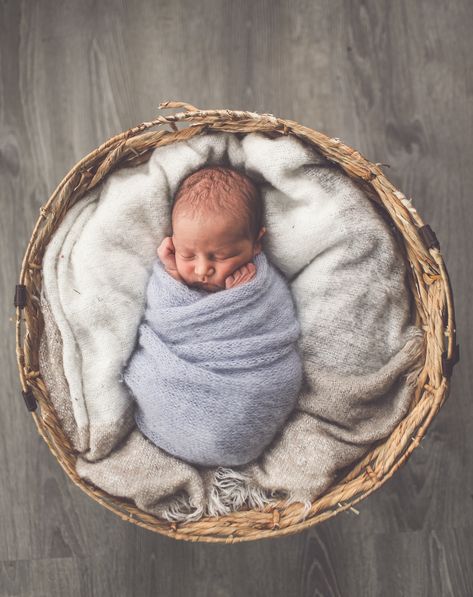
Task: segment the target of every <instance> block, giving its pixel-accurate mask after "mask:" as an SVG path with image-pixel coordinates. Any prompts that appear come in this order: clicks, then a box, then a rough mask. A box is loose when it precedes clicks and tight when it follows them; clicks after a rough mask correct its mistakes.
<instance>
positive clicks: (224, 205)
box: [171, 166, 263, 239]
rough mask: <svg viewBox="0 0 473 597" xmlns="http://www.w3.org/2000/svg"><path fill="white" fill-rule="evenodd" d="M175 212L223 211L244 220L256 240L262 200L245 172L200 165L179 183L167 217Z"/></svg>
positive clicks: (192, 213)
mask: <svg viewBox="0 0 473 597" xmlns="http://www.w3.org/2000/svg"><path fill="white" fill-rule="evenodd" d="M178 211H179V213H180V214H181V215H182V214H184V213H185V214H188V215H192V216H197V215H206V216H207V215H211V214H221V213H222V212H226V213H227V214H228V215H231V216H233V217H234V218H235V219H238V220H240V221H243V220H245V224H246V226H247V227H248V234H249V236H250V237H251V238H253V239H256V238H257V236H258V232H259V230H260V228H261V226H262V220H263V201H262V198H261V193H260V190H259V188H258V186H257V185H256V184H255V183H254V182H253V181H252V180H251V179H250V178H249V177H248V176H247V175H245V174H243V173H241V172H239V171H238V170H236V169H234V168H229V167H226V166H210V167H205V168H201V169H200V170H197V171H196V172H193V173H192V174H190V175H189V176H188V177H187V178H185V179H184V180H183V181H182V183H181V184H180V186H179V188H178V190H177V192H176V195H175V197H174V201H173V205H172V211H171V218H173V216H174V215H175V214H176V213H177V212H178Z"/></svg>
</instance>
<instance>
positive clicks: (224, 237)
mask: <svg viewBox="0 0 473 597" xmlns="http://www.w3.org/2000/svg"><path fill="white" fill-rule="evenodd" d="M171 218H172V228H173V235H172V237H170V236H167V237H165V238H164V240H163V242H162V243H161V245H160V246H159V248H158V257H159V258H160V260H161V261H162V263H163V265H164V267H165V269H166V271H167V272H168V273H169V274H170V275H171V276H172V277H173V278H174V279H175V280H178V281H181V282H184V283H185V284H187V285H188V286H190V287H191V288H201V289H203V290H206V291H207V292H218V291H220V290H224V289H228V288H233V287H234V286H238V285H239V284H244V283H245V282H248V281H249V280H250V279H251V278H252V277H253V276H254V275H255V272H256V267H255V264H254V263H253V261H252V259H253V257H254V256H255V255H257V254H258V253H259V252H260V251H261V242H260V241H261V238H262V237H263V235H264V234H265V232H266V229H265V228H264V227H263V226H261V219H262V204H261V200H260V197H259V193H258V190H257V188H256V187H255V186H254V184H253V183H252V182H251V181H250V179H249V178H248V177H246V176H243V175H241V174H240V173H238V172H236V171H234V170H232V169H230V168H203V169H201V170H198V171H197V172H195V173H194V174H192V175H191V176H189V177H188V178H187V179H186V180H185V181H184V182H183V184H182V185H181V187H180V188H179V191H178V193H177V195H176V198H175V200H174V205H173V209H172V214H171Z"/></svg>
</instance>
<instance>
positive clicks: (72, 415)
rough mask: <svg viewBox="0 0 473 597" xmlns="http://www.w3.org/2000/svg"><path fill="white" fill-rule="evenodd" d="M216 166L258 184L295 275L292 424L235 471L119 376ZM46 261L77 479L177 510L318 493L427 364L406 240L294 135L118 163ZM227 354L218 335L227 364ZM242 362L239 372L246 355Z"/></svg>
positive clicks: (285, 269)
mask: <svg viewBox="0 0 473 597" xmlns="http://www.w3.org/2000/svg"><path fill="white" fill-rule="evenodd" d="M212 164H228V165H231V166H233V167H235V168H238V169H240V170H241V171H243V172H245V173H247V174H250V175H252V176H253V177H254V178H255V179H256V180H257V181H258V182H261V191H262V195H263V200H264V207H265V214H264V225H265V227H266V228H267V234H266V235H265V237H264V239H263V250H264V253H265V254H266V255H267V257H268V260H269V261H270V263H272V264H274V265H275V266H276V267H277V269H278V270H279V271H280V272H281V273H282V275H283V276H285V278H286V280H288V281H289V284H290V291H291V294H292V297H293V299H294V304H295V309H296V313H297V317H298V321H299V324H300V327H301V337H300V339H299V342H298V350H299V354H300V355H301V357H302V362H303V374H304V375H303V383H302V387H301V391H300V392H299V396H298V400H297V404H296V406H295V408H294V409H293V411H292V412H291V413H290V414H289V416H288V418H287V420H286V422H285V423H284V425H283V428H282V430H281V431H280V432H279V433H277V434H276V436H275V438H274V440H273V441H272V442H271V443H270V444H269V445H268V446H267V448H266V449H265V450H264V451H263V453H262V454H261V456H260V457H259V458H257V459H256V460H253V461H251V462H249V463H247V464H243V465H240V466H233V467H231V468H230V467H228V466H227V467H222V466H219V467H202V468H201V467H200V466H199V465H192V464H189V463H186V462H184V461H183V460H181V459H179V458H176V457H174V456H172V455H170V454H168V453H167V452H166V451H164V450H162V449H161V448H159V447H158V446H156V445H154V444H153V443H152V442H151V441H149V440H148V439H147V438H146V437H144V436H143V434H142V432H141V431H140V430H139V429H138V428H137V427H136V423H135V421H134V417H133V414H134V411H135V404H134V401H133V398H132V395H131V392H130V390H129V389H128V388H127V387H126V384H125V383H124V382H123V379H122V378H121V373H122V372H123V368H124V367H125V365H126V363H127V362H128V360H129V359H130V356H131V355H132V352H133V350H134V347H135V345H136V339H137V332H138V328H139V324H140V322H141V321H142V318H143V315H144V314H145V304H146V300H145V299H146V288H147V284H148V281H149V278H150V276H151V274H152V271H153V264H154V262H155V260H156V247H157V246H159V243H160V242H161V240H162V239H163V238H164V236H166V235H168V234H169V233H170V229H169V223H170V208H171V200H172V197H173V196H174V194H175V192H176V190H177V188H178V186H179V184H180V182H181V181H182V180H183V179H184V178H185V177H186V176H187V175H189V174H191V173H192V172H194V171H195V170H197V169H199V168H201V167H203V166H206V165H212ZM42 272H43V287H42V296H41V309H42V313H43V315H44V319H45V328H44V334H43V336H42V339H41V345H40V353H39V358H40V371H41V373H42V375H43V376H44V379H45V382H46V384H47V387H48V389H49V392H50V396H51V400H52V403H53V405H54V407H55V409H56V411H57V413H58V417H59V418H60V421H61V423H62V424H63V427H64V430H65V431H66V433H67V434H68V436H69V438H70V439H71V442H72V444H73V446H74V448H75V449H76V450H77V452H78V454H79V455H78V458H77V462H76V471H77V473H78V475H79V476H80V477H82V478H83V479H86V480H87V481H89V482H91V483H93V484H95V485H97V486H98V487H100V488H101V489H103V490H104V491H107V492H109V493H110V494H112V495H116V496H120V497H124V498H128V499H130V500H133V501H134V502H135V503H136V504H137V505H138V506H139V507H140V508H142V509H143V510H145V511H147V512H150V513H152V514H156V515H158V516H161V517H163V518H167V519H169V520H182V521H185V520H191V519H194V520H195V519H198V518H199V517H200V516H202V515H203V514H210V515H214V514H226V513H228V512H231V511H233V510H238V509H239V508H241V507H244V506H249V507H254V506H260V505H263V504H265V503H268V502H271V501H273V496H274V493H275V492H276V493H279V496H278V497H280V496H287V497H288V499H289V501H302V502H305V503H306V505H310V501H311V500H313V499H315V497H317V496H318V495H320V494H321V493H322V492H324V491H325V490H326V489H327V488H328V487H330V486H331V485H332V484H333V482H334V480H335V479H336V478H337V476H338V475H339V474H341V471H343V469H344V468H345V467H347V466H349V465H352V464H353V463H354V462H355V461H357V460H358V459H360V458H362V457H363V456H364V454H365V453H366V452H367V450H369V449H370V447H371V446H372V445H373V442H376V441H378V440H381V439H383V438H385V437H387V436H388V435H389V434H390V433H391V431H392V430H393V429H394V428H395V426H396V425H397V424H398V423H399V422H400V421H401V420H402V418H403V417H404V416H405V415H406V413H407V412H408V410H409V406H410V404H411V402H412V398H413V395H414V390H415V387H416V379H417V376H418V374H419V372H420V370H421V368H422V366H423V360H424V359H423V357H424V342H423V339H424V332H423V331H422V330H421V329H419V328H417V327H416V326H415V325H414V324H413V322H412V317H411V314H412V310H411V302H410V296H409V291H408V288H407V284H406V265H405V263H404V261H403V259H402V255H401V252H400V250H399V247H398V246H397V241H396V238H395V237H394V235H393V234H392V232H391V230H390V229H389V226H388V225H387V223H386V222H385V221H384V219H383V218H382V217H381V215H380V213H379V212H378V210H377V209H375V208H374V206H373V205H372V203H371V202H370V200H369V199H368V198H367V197H366V196H365V195H364V193H363V192H362V191H361V189H360V188H359V187H358V186H357V185H356V184H355V183H354V182H352V181H351V180H350V179H349V178H348V177H347V176H346V175H345V174H344V173H343V172H342V171H341V170H340V169H338V168H336V167H334V165H333V164H331V163H329V162H328V161H326V160H325V159H324V158H323V157H322V156H320V155H319V154H318V153H317V152H316V151H315V150H314V149H313V148H311V147H308V146H307V145H305V144H303V143H302V142H299V141H298V140H297V139H296V138H294V137H293V136H291V135H287V136H286V135H285V136H281V137H278V138H275V139H270V138H268V137H265V135H263V134H260V133H249V134H247V135H245V136H243V137H241V138H240V137H237V136H236V135H233V134H231V133H212V134H205V135H198V136H195V137H193V138H192V139H189V140H188V141H182V142H179V143H175V144H172V145H169V146H164V147H158V148H157V149H155V150H154V151H153V153H152V155H151V157H150V159H149V161H148V162H147V163H145V164H141V165H139V166H137V167H136V168H125V169H120V170H117V171H114V172H113V173H112V174H110V175H109V176H108V177H107V179H106V180H105V181H104V182H103V183H102V184H101V185H100V186H99V187H97V188H96V189H94V190H93V191H91V192H90V193H87V195H86V196H85V197H83V198H82V199H81V200H80V201H79V202H78V203H77V204H76V205H74V206H73V207H72V208H71V209H69V210H68V212H67V213H66V215H65V217H64V219H63V221H62V222H61V224H60V226H59V228H58V230H57V231H56V233H55V234H54V236H53V237H52V238H51V240H50V242H49V244H48V246H47V248H46V252H45V255H44V260H43V268H42ZM272 311H273V308H272V307H271V308H270V309H269V310H268V312H267V315H268V318H270V317H271V315H272ZM176 314H177V310H176ZM168 316H169V317H168V319H167V321H168V323H169V325H170V326H171V327H172V326H173V325H174V322H173V320H172V314H171V313H168ZM191 323H192V325H191ZM196 324H197V322H195V321H192V320H190V323H189V325H188V326H187V327H183V328H182V332H183V333H184V332H186V333H187V334H188V335H192V334H193V333H194V330H195V329H196V328H195V327H194V326H195V325H196ZM214 327H215V330H216V331H217V332H219V325H218V320H217V322H216V324H215V326H214ZM150 337H151V336H150ZM211 344H212V343H211V342H210V344H207V345H206V344H204V343H202V344H199V345H197V344H196V345H189V343H188V342H182V343H180V345H179V347H180V351H181V352H180V357H181V358H195V359H199V358H202V355H204V361H205V353H206V352H207V349H208V348H209V347H210V346H211ZM189 347H190V348H189ZM199 350H201V351H202V354H200V353H199V352H198V351H199ZM230 351H231V347H230V344H226V343H225V342H223V341H221V342H220V343H219V351H218V353H217V354H216V355H215V357H216V358H215V362H216V363H217V365H218V364H219V361H218V359H220V358H223V359H225V358H227V357H228V356H229V354H230ZM209 362H210V361H209ZM201 363H202V360H201ZM232 366H233V367H234V369H235V372H236V375H237V376H239V375H240V373H242V371H243V370H244V369H243V370H242V369H238V367H245V357H244V356H243V358H242V360H240V361H238V360H237V359H234V360H233V362H232ZM212 367H213V365H212ZM201 369H205V367H203V368H201ZM208 372H210V373H212V368H211V367H210V368H209V369H208ZM193 383H194V382H193V380H189V384H190V389H191V388H192V387H194V386H193Z"/></svg>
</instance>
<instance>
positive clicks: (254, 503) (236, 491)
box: [160, 467, 283, 522]
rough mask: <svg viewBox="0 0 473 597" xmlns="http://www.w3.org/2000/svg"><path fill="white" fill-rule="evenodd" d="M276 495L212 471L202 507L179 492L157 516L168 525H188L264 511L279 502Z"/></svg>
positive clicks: (230, 474) (240, 476) (237, 475)
mask: <svg viewBox="0 0 473 597" xmlns="http://www.w3.org/2000/svg"><path fill="white" fill-rule="evenodd" d="M281 497H283V496H281V495H278V492H277V491H265V490H264V489H262V488H261V487H259V486H257V485H255V484H254V483H252V482H251V481H250V479H249V478H248V477H246V476H245V475H243V474H241V473H239V472H238V471H235V470H233V469H231V468H227V467H218V469H217V470H216V471H215V473H214V475H213V478H212V482H211V486H210V489H209V495H208V499H207V503H206V505H205V507H202V506H201V505H196V504H195V503H193V502H192V499H191V498H190V497H189V495H188V494H187V493H186V492H180V493H179V494H177V495H176V496H175V497H174V498H173V499H172V501H170V502H169V503H168V504H166V506H165V507H164V508H163V510H162V511H161V512H160V516H161V517H162V518H164V519H165V520H168V521H170V522H188V521H189V522H190V521H195V520H198V519H199V518H202V517H203V516H225V515H226V514H230V513H231V512H235V511H237V510H241V509H242V508H244V507H245V506H246V507H248V508H250V509H258V510H260V509H263V508H264V507H265V506H267V505H268V504H271V503H276V502H277V501H279V500H280V499H281Z"/></svg>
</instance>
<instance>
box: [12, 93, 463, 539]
mask: <svg viewBox="0 0 473 597" xmlns="http://www.w3.org/2000/svg"><path fill="white" fill-rule="evenodd" d="M159 108H160V109H168V108H184V110H185V112H179V113H175V114H172V115H168V116H159V117H157V118H156V119H155V120H153V121H151V122H144V123H142V124H140V125H138V126H136V127H133V128H131V129H130V130H128V131H126V132H124V133H121V134H119V135H117V136H115V137H113V138H111V139H109V140H108V141H107V142H106V143H104V144H103V145H101V146H100V147H98V148H97V149H96V150H94V151H92V152H91V153H90V154H89V155H87V156H86V157H85V158H83V159H82V160H81V161H80V162H78V163H77V164H76V165H75V166H74V168H72V170H70V172H69V173H68V174H67V175H66V176H65V178H64V179H63V180H62V182H61V183H60V184H59V186H58V187H57V188H56V190H55V191H54V192H53V194H52V195H51V197H50V198H49V200H48V201H47V203H46V204H45V205H44V206H43V207H41V209H40V215H39V217H38V220H37V222H36V225H35V227H34V230H33V233H32V236H31V239H30V241H29V243H28V246H27V249H26V252H25V256H24V259H23V262H22V266H21V272H20V278H19V286H20V291H23V294H24V296H23V299H22V300H17V297H15V304H16V305H17V307H16V354H17V362H18V368H19V375H20V382H21V387H22V392H23V396H24V397H25V400H26V401H27V405H28V408H29V410H31V413H32V416H33V418H34V421H35V423H36V426H37V429H38V432H39V433H40V435H41V436H42V437H43V438H44V440H45V441H46V443H47V444H48V446H49V448H50V450H51V452H52V453H53V454H54V456H55V457H56V458H57V460H58V461H59V463H60V464H61V466H62V467H63V468H64V470H65V471H66V473H67V474H68V476H69V477H70V478H71V479H72V481H73V482H74V483H76V484H77V485H78V486H79V487H80V488H81V489H82V490H83V491H85V492H86V493H87V494H88V495H89V496H90V497H91V498H93V499H94V500H96V501H97V502H99V503H100V504H102V505H103V506H104V507H106V508H108V509H109V510H111V511H112V512H114V513H115V514H117V515H118V516H120V517H121V518H122V519H124V520H128V521H130V522H133V523H135V524H137V525H139V526H142V527H145V528H147V529H149V530H152V531H156V532H159V533H161V534H164V535H168V536H171V537H174V538H176V539H185V540H189V541H206V542H226V543H232V542H238V541H248V540H254V539H260V538H265V537H277V536H281V535H288V534H292V533H296V532H298V531H300V530H302V529H304V528H307V527H309V526H313V525H315V524H317V523H320V522H322V521H324V520H326V519H328V518H330V517H332V516H335V515H336V514H338V513H339V512H342V511H344V510H347V509H348V508H352V509H353V505H354V504H356V503H357V502H359V501H360V500H362V499H364V498H365V497H366V496H368V495H369V494H370V493H371V492H373V491H374V490H375V489H377V488H379V487H380V486H381V485H383V483H385V482H386V481H387V480H388V479H389V478H390V477H391V476H392V475H393V474H394V473H395V472H396V470H397V469H398V468H399V467H400V466H401V465H402V464H403V463H404V462H405V461H406V460H407V459H408V457H409V456H410V454H411V453H412V452H413V450H414V449H415V448H416V447H417V446H418V445H419V443H420V441H421V440H422V438H423V436H424V435H425V433H426V430H427V428H428V426H429V425H430V423H431V421H432V419H433V418H434V417H435V415H436V414H437V412H438V411H439V409H440V407H441V406H442V404H443V402H444V401H445V399H446V398H447V396H448V390H449V383H450V379H449V378H450V374H451V368H452V366H453V365H454V364H455V362H456V360H457V359H458V346H457V345H456V341H455V314H454V306H453V298H452V290H451V286H450V281H449V278H448V273H447V270H446V267H445V264H444V261H443V258H442V255H441V253H440V247H439V244H438V241H437V239H436V237H435V234H434V233H433V232H432V231H431V229H430V227H429V226H425V225H424V223H423V222H422V220H421V218H420V216H419V214H418V213H417V211H416V210H415V208H414V207H413V205H412V201H411V200H410V199H407V198H406V197H405V196H404V195H403V194H402V193H401V192H399V191H398V190H397V189H396V188H395V187H394V186H393V185H392V184H391V183H390V182H389V181H388V180H387V179H386V178H385V176H384V174H383V172H382V170H381V169H380V167H379V166H380V165H381V164H374V163H371V162H369V161H367V160H366V159H365V158H364V157H363V156H362V155H361V154H360V153H359V152H357V151H355V150H354V149H352V148H350V147H348V146H346V145H344V144H343V143H341V142H340V140H339V139H336V138H330V137H328V136H326V135H324V134H322V133H319V132H316V131H314V130H312V129H310V128H307V127H304V126H302V125H300V124H298V123H297V122H294V121H291V120H283V119H281V118H276V117H275V116H273V115H272V114H257V113H254V112H242V111H232V110H199V109H197V108H195V107H194V106H191V105H189V104H186V103H183V102H164V103H162V104H160V106H159ZM178 122H179V123H181V124H183V125H184V126H183V127H182V128H178V126H177V124H176V123H178ZM165 127H169V129H168V128H165ZM213 131H224V132H230V133H242V134H247V133H251V132H260V133H263V134H265V135H267V136H271V137H277V136H280V135H294V136H295V137H297V138H298V139H299V140H300V141H302V142H303V143H306V144H308V145H310V146H312V147H314V148H315V149H316V150H318V151H319V152H320V153H321V154H322V155H323V156H324V157H326V158H327V159H328V160H330V161H331V162H333V163H335V164H337V165H338V166H339V167H340V168H342V170H343V171H344V172H345V173H346V174H347V175H348V176H350V177H351V179H352V180H353V181H355V182H356V183H357V184H358V185H359V186H360V187H361V188H362V189H363V191H364V192H365V193H366V195H367V196H368V197H369V198H370V200H372V201H374V202H375V203H377V204H378V205H379V206H381V207H382V209H383V210H384V212H385V213H386V214H387V216H388V219H389V220H390V222H391V223H392V228H393V230H394V231H395V232H397V235H398V237H399V238H401V239H402V240H403V242H402V243H401V244H402V247H403V251H404V256H405V259H406V262H407V263H408V264H409V266H410V267H408V273H409V276H408V279H409V286H410V289H411V292H412V295H413V297H414V299H415V307H416V324H417V325H419V326H421V327H422V329H423V330H424V332H425V342H426V358H425V363H424V365H423V368H422V371H421V373H420V375H419V378H418V383H417V388H416V392H415V395H414V398H413V401H412V404H411V407H410V410H409V413H408V414H407V415H406V417H405V418H404V419H403V420H402V421H401V422H400V423H399V425H398V426H397V427H396V429H395V430H394V431H393V432H392V433H391V435H390V436H389V437H388V438H387V439H386V441H384V443H380V444H378V445H377V446H376V447H375V448H374V449H372V450H371V451H370V452H369V453H368V454H367V455H366V456H365V458H364V459H363V460H362V461H360V462H359V463H358V464H357V465H356V466H355V467H354V468H353V469H352V470H351V471H350V472H349V473H348V474H347V475H346V476H345V477H344V478H343V479H342V480H340V481H339V482H337V484H336V485H334V486H332V487H331V488H330V489H329V490H328V491H327V492H326V493H325V494H324V495H322V496H320V497H319V498H318V499H316V500H315V501H314V502H313V503H312V507H311V510H310V512H309V514H308V515H307V517H306V518H305V519H304V520H302V519H301V512H302V505H301V504H299V503H294V504H291V505H289V506H286V505H285V504H284V502H283V501H281V502H278V503H277V504H276V505H273V504H272V505H271V506H267V507H266V508H265V509H264V510H261V511H258V510H241V511H238V512H234V513H231V514H229V515H227V516H220V517H206V518H202V519H200V520H198V521H195V522H188V523H181V524H179V523H171V522H168V521H165V520H161V519H159V518H156V517H154V516H152V515H150V514H148V513H146V512H143V511H142V510H140V509H139V508H137V507H136V506H135V505H134V504H133V503H131V502H130V501H129V500H124V499H121V498H117V497H114V496H111V495H109V494H108V493H106V492H104V491H102V490H101V489H99V488H98V487H95V486H93V485H91V484H90V483H88V482H86V481H84V480H83V479H81V478H80V477H79V476H78V475H77V473H76V471H75V461H76V457H77V454H76V453H75V451H74V450H73V448H72V446H71V444H70V442H69V440H68V438H67V437H66V436H65V434H64V432H63V430H62V428H61V426H60V424H59V421H58V418H57V415H56V413H55V410H54V408H53V406H52V404H51V401H50V398H49V395H48V389H47V387H46V385H45V383H44V380H43V379H42V377H41V375H40V372H39V362H38V352H39V343H40V338H41V333H42V329H43V318H42V314H41V310H40V308H39V296H40V291H41V267H42V259H43V254H44V252H45V249H46V246H47V244H48V242H49V240H50V239H51V237H52V235H53V234H54V232H55V231H56V230H57V228H58V226H59V224H60V223H61V221H62V219H63V218H64V216H65V214H66V213H67V211H68V209H70V208H71V207H72V206H73V205H74V204H75V203H76V202H77V201H79V200H80V199H81V197H82V196H83V195H84V193H86V192H87V191H89V190H90V189H92V188H93V187H95V186H96V185H97V184H99V183H100V182H101V181H102V180H103V179H104V178H105V177H106V176H107V175H108V174H109V173H110V172H112V171H113V170H114V169H116V168H120V167H130V166H135V165H138V164H141V163H143V162H146V161H147V160H148V159H149V157H150V155H151V152H152V151H153V150H154V149H155V148H156V147H160V146H163V145H168V144H171V143H175V142H177V141H183V140H186V139H190V138H192V137H194V136H196V135H201V134H205V133H207V132H213ZM17 292H18V287H17ZM37 404H39V406H40V409H39V412H38V409H37V408H36V406H37ZM355 511H356V510H355Z"/></svg>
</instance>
